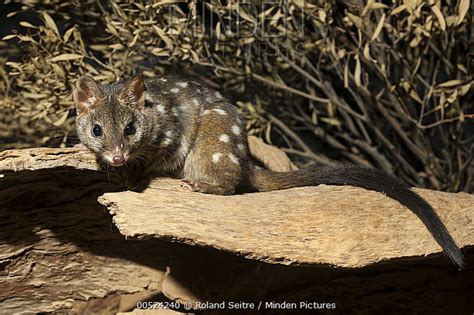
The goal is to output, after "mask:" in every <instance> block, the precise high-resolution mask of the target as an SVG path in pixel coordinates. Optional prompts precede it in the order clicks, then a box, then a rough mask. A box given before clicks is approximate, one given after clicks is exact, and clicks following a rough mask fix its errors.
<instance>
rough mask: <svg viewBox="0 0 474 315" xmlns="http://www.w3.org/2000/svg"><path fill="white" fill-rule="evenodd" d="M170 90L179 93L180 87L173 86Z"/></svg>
mask: <svg viewBox="0 0 474 315" xmlns="http://www.w3.org/2000/svg"><path fill="white" fill-rule="evenodd" d="M170 91H171V93H175V94H177V93H179V89H178V88H172V89H171V90H170Z"/></svg>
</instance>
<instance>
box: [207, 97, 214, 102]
mask: <svg viewBox="0 0 474 315" xmlns="http://www.w3.org/2000/svg"><path fill="white" fill-rule="evenodd" d="M206 102H208V103H214V100H213V99H212V97H210V96H208V97H206Z"/></svg>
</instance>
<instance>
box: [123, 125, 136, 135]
mask: <svg viewBox="0 0 474 315" xmlns="http://www.w3.org/2000/svg"><path fill="white" fill-rule="evenodd" d="M135 131H136V129H135V126H134V125H133V122H129V123H128V125H127V127H125V134H126V135H133V134H134V133H135Z"/></svg>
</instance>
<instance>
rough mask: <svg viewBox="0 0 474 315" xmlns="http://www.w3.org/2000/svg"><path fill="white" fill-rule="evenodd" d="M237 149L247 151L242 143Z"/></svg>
mask: <svg viewBox="0 0 474 315" xmlns="http://www.w3.org/2000/svg"><path fill="white" fill-rule="evenodd" d="M237 149H239V150H240V151H242V152H243V151H245V146H244V145H243V144H242V143H239V144H238V145H237Z"/></svg>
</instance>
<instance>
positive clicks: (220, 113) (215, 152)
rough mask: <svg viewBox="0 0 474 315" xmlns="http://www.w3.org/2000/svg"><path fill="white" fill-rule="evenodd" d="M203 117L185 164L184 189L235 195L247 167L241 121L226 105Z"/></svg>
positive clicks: (212, 110) (215, 108)
mask: <svg viewBox="0 0 474 315" xmlns="http://www.w3.org/2000/svg"><path fill="white" fill-rule="evenodd" d="M200 118H201V123H200V127H199V130H198V133H197V135H196V140H195V143H194V145H193V146H192V148H191V151H190V152H189V154H188V156H187V158H186V161H185V164H184V169H183V173H184V183H185V185H184V186H185V187H186V188H187V189H189V190H192V191H196V192H202V193H208V194H218V195H230V194H233V193H235V191H236V188H237V187H238V186H239V184H241V182H242V176H243V174H245V169H246V167H247V166H248V161H247V155H246V150H247V143H246V138H244V137H246V135H245V133H244V131H243V128H242V126H241V122H240V119H239V118H238V115H237V113H236V112H235V110H234V108H232V107H231V106H230V105H226V104H222V105H220V106H219V105H215V106H214V107H211V108H210V109H207V110H204V111H203V113H202V114H201V116H200Z"/></svg>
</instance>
